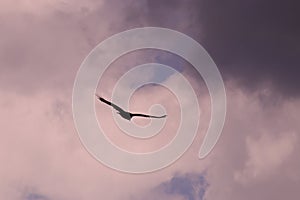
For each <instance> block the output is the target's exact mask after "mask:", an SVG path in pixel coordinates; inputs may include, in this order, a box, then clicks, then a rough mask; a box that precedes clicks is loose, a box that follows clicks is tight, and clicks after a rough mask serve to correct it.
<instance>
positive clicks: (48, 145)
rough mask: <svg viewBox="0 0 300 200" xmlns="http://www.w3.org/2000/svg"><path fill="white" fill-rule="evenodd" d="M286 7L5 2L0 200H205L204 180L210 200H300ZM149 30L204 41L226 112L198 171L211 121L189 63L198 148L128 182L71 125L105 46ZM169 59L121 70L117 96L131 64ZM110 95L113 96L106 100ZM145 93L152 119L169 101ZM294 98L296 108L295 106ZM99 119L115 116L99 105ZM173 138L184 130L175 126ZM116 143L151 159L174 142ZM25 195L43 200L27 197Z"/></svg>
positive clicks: (292, 36)
mask: <svg viewBox="0 0 300 200" xmlns="http://www.w3.org/2000/svg"><path fill="white" fill-rule="evenodd" d="M278 2H279V1H254V2H253V1H251V2H248V3H246V4H244V2H243V3H241V2H238V1H229V2H226V3H224V2H221V1H220V2H219V1H215V0H211V1H163V2H162V1H155V0H154V1H152V0H151V1H100V2H99V1H97V2H96V1H89V2H88V3H86V2H84V3H82V2H81V1H80V2H79V1H78V2H77V1H72V2H71V1H67V3H61V2H59V1H51V2H50V1H43V2H38V3H36V2H35V3H34V4H33V3H32V2H30V1H22V2H15V1H1V6H0V11H1V12H0V13H1V14H0V23H1V38H0V66H1V67H0V94H1V99H0V110H1V114H0V121H1V132H0V135H1V138H2V139H1V141H0V143H1V145H0V162H1V170H0V180H1V181H0V198H1V199H11V200H18V199H20V198H21V197H27V198H43V197H46V198H50V197H51V199H52V198H53V199H58V200H69V199H72V200H77V199H92V200H93V199H99V198H100V199H131V197H132V198H133V199H134V198H135V197H136V196H139V195H141V196H143V197H145V198H144V199H149V200H153V199H164V197H165V199H167V198H169V199H181V200H182V199H188V198H196V199H197V198H198V199H201V198H202V197H203V196H202V195H203V194H204V189H203V190H202V191H199V192H198V193H199V196H198V197H197V195H196V194H194V193H196V192H195V191H196V190H192V189H191V187H192V186H193V184H196V183H195V182H194V181H195V180H198V181H199V179H200V177H201V173H202V172H203V170H204V169H207V174H206V175H205V180H206V181H207V182H209V187H207V188H208V189H207V190H205V198H206V199H208V200H210V199H223V200H233V199H244V200H248V199H249V200H250V199H251V200H252V199H257V200H260V199H274V200H279V199H297V198H298V197H299V195H300V194H299V188H300V174H299V169H300V162H299V159H298V157H299V153H298V152H300V149H299V145H298V144H299V132H300V125H299V115H300V111H299V108H300V102H299V98H298V97H297V95H298V94H299V83H298V82H299V79H298V77H297V75H298V74H299V68H298V66H299V61H298V58H297V55H298V51H299V49H298V46H299V45H298V43H299V39H298V38H299V37H297V36H298V35H299V34H298V26H295V22H296V21H295V20H297V19H298V18H299V17H298V14H297V12H295V9H296V6H293V3H289V1H288V2H285V3H284V4H282V3H278ZM116 13H117V14H116ZM4 19H5V20H4ZM140 26H163V27H167V28H173V29H175V30H179V31H182V32H184V33H186V34H188V35H190V36H192V37H194V38H196V39H197V40H199V42H200V43H202V44H203V45H204V47H205V48H206V49H207V50H208V52H209V53H210V54H211V55H212V58H213V59H214V60H215V61H216V63H217V64H218V66H219V67H220V69H221V71H222V74H223V75H225V77H226V89H227V96H228V109H227V110H228V113H227V121H226V124H225V127H224V132H223V134H222V136H221V138H220V140H219V142H218V143H217V145H216V147H215V149H214V150H213V152H212V153H211V154H210V155H209V157H207V158H206V159H204V160H198V159H197V155H198V151H199V146H200V144H201V141H202V138H203V136H204V133H205V130H206V129H207V124H208V120H209V117H210V115H209V106H210V104H209V96H208V95H207V92H205V87H203V84H202V82H201V83H200V76H197V75H196V74H195V71H193V70H192V69H190V67H189V66H188V65H186V64H183V67H182V66H180V67H178V66H175V68H179V69H180V71H181V72H182V73H183V74H184V75H186V76H188V78H189V79H190V80H191V82H192V85H193V86H196V87H198V88H196V90H197V95H198V97H199V99H200V100H201V101H200V103H201V105H200V106H201V109H202V115H201V124H200V125H201V126H200V128H199V133H198V137H197V138H196V140H195V142H194V143H193V144H192V147H191V148H190V149H189V150H188V151H187V152H186V154H185V155H184V156H183V157H182V158H180V159H179V160H178V161H177V162H176V163H174V164H173V165H171V166H170V167H168V168H166V169H163V170H161V171H158V172H156V173H149V174H144V175H129V174H123V173H119V172H116V171H114V170H111V169H109V168H107V167H105V166H104V165H102V164H100V163H98V162H97V161H96V160H94V159H93V158H92V156H91V155H89V154H88V152H87V151H86V150H85V149H84V148H83V146H82V144H81V143H80V141H79V139H78V135H77V133H76V130H75V128H74V124H73V121H72V112H71V93H72V86H73V81H74V78H75V75H76V71H77V70H78V68H79V66H80V64H81V62H82V60H83V59H84V57H85V56H86V55H87V54H88V52H89V51H90V50H91V49H92V48H93V47H94V46H95V45H96V44H97V43H98V42H100V41H102V40H103V39H105V38H106V37H108V36H110V35H111V34H113V33H117V32H119V31H122V30H125V29H129V28H133V27H140ZM139 55H142V57H143V58H142V59H141V60H139V59H140V57H139ZM153 55H155V56H153ZM157 55H160V57H156V56H157ZM161 55H162V54H160V53H158V54H155V53H151V58H148V59H147V58H146V59H145V55H144V54H139V53H137V54H135V56H134V55H133V56H131V57H130V56H129V58H128V60H127V61H126V62H122V60H121V62H119V63H117V62H116V63H117V64H119V65H118V66H117V67H116V68H112V73H111V74H110V75H111V76H109V77H108V78H107V80H108V85H110V84H113V83H114V81H115V80H116V79H117V78H118V77H119V76H120V74H121V73H122V72H123V71H125V70H126V69H128V68H129V67H130V64H135V63H139V64H141V63H142V62H143V61H157V60H158V61H162V62H166V63H167V64H169V63H170V64H173V63H172V62H173V61H174V60H173V59H172V57H171V56H167V57H166V58H167V59H169V60H172V61H168V60H167V61H165V60H164V59H166V58H165V57H164V56H161ZM123 61H124V60H123ZM176 63H177V62H176ZM100 87H101V86H100ZM245 88H247V90H245ZM148 91H151V92H153V93H154V92H157V93H158V94H157V95H152V94H153V93H150V94H149V93H147V92H148ZM110 92H111V90H110V87H108V89H107V90H106V91H105V93H104V94H108V95H109V94H110ZM139 92H140V94H142V95H139V94H137V96H136V102H139V103H137V104H136V107H135V108H136V109H140V110H143V111H147V109H148V108H149V104H150V103H151V102H156V101H158V100H160V101H161V102H163V103H165V101H164V97H167V98H166V99H168V98H172V96H171V95H169V94H166V93H165V91H164V90H162V89H161V88H160V89H157V88H154V87H150V86H149V87H144V88H143V89H141V91H139ZM144 95H145V96H144ZM165 95H166V96H165ZM153 96H157V97H159V98H160V99H155V98H153ZM278 96H279V97H278ZM291 96H293V97H295V98H287V97H291ZM143 97H144V99H146V100H143ZM151 98H152V99H151ZM166 102H167V106H169V107H170V108H172V109H171V111H170V112H174V113H177V110H176V109H177V103H176V101H173V100H172V101H166ZM96 108H97V111H99V112H100V113H107V114H110V112H109V111H108V110H105V109H104V108H102V107H101V106H100V105H96ZM104 122H105V121H104ZM107 125H108V126H110V128H111V129H112V130H114V126H113V125H112V124H107ZM169 128H170V129H169V130H173V129H174V128H176V120H174V121H173V124H172V123H171V126H170V127H169ZM115 133H116V135H114V136H113V137H115V138H116V140H117V141H119V142H121V144H123V145H124V146H125V147H126V145H127V146H129V148H132V149H134V150H141V149H142V150H145V149H146V150H149V149H151V148H153V147H157V146H160V145H161V144H162V143H163V142H165V141H166V140H168V139H170V138H172V136H173V135H172V134H173V131H168V132H167V133H168V134H165V135H164V136H161V138H159V139H158V141H155V142H154V143H152V144H148V146H147V145H145V146H144V143H143V142H144V141H142V142H140V143H135V145H131V144H132V143H130V142H128V143H127V140H125V139H124V140H123V137H124V135H123V134H122V135H118V133H119V132H117V131H116V132H115ZM162 139H164V140H162ZM151 142H153V141H151ZM149 143H150V142H149ZM163 144H164V143H163ZM147 148H148V149H147ZM275 152H276V153H275ZM273 153H274V154H273ZM178 171H179V172H180V174H179V175H175V176H174V173H175V172H178ZM191 172H195V173H194V174H193V173H191ZM191 174H192V175H191ZM254 174H255V175H256V176H255V178H254ZM202 175H203V174H202ZM195 177H196V179H194V178H195ZM199 184H200V183H199ZM199 184H198V186H199V187H198V188H200V189H201V188H204V186H203V185H201V184H200V185H199ZM196 185H197V184H196ZM27 187H33V188H36V190H33V191H29V192H28V193H26V194H27V196H26V195H25V196H24V195H23V194H24V192H23V191H24V188H27ZM145 194H146V195H145ZM22 195H23V196H22ZM40 195H41V196H43V197H41V196H40ZM193 195H194V196H193ZM195 195H196V196H195Z"/></svg>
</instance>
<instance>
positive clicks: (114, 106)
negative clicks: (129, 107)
mask: <svg viewBox="0 0 300 200" xmlns="http://www.w3.org/2000/svg"><path fill="white" fill-rule="evenodd" d="M96 96H97V98H98V99H99V100H100V101H102V102H103V103H106V104H107V105H109V106H111V107H113V108H114V109H116V110H117V111H119V112H126V111H125V110H123V109H122V108H120V107H119V106H117V105H116V104H113V103H112V102H109V101H107V100H106V99H104V98H102V97H100V96H98V95H97V94H96Z"/></svg>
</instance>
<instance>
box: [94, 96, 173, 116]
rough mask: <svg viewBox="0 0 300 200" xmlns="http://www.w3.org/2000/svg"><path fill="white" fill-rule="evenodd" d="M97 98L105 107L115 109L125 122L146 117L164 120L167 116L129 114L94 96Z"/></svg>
mask: <svg viewBox="0 0 300 200" xmlns="http://www.w3.org/2000/svg"><path fill="white" fill-rule="evenodd" d="M96 96H97V97H98V99H99V100H100V101H101V102H103V103H106V104H107V105H109V106H111V107H113V108H114V109H116V110H117V111H118V114H119V115H120V116H121V117H123V118H124V119H127V120H129V121H130V120H131V119H132V118H133V117H147V118H165V117H166V116H167V115H163V116H153V115H146V114H140V113H130V112H127V111H125V110H123V109H122V108H120V107H119V106H117V105H115V104H113V103H112V102H109V101H107V100H106V99H104V98H102V97H100V96H98V95H96Z"/></svg>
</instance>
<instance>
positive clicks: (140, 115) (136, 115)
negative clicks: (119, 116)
mask: <svg viewBox="0 0 300 200" xmlns="http://www.w3.org/2000/svg"><path fill="white" fill-rule="evenodd" d="M131 116H132V117H148V118H165V117H166V116H167V115H163V116H153V115H145V114H139V113H131Z"/></svg>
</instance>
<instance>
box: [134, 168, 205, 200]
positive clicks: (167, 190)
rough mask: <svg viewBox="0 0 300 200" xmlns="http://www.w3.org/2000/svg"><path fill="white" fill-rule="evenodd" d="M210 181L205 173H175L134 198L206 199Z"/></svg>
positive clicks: (150, 199) (151, 199) (149, 199)
mask: <svg viewBox="0 0 300 200" xmlns="http://www.w3.org/2000/svg"><path fill="white" fill-rule="evenodd" d="M208 188H209V183H208V181H207V179H206V176H205V173H198V172H197V173H186V174H178V173H177V174H175V175H173V176H172V177H171V178H170V179H169V180H165V181H163V182H162V183H159V184H158V185H157V186H155V187H154V188H152V189H150V190H148V191H144V192H143V194H142V195H140V196H138V197H134V196H133V197H132V199H147V200H154V199H166V200H168V199H176V200H177V199H182V200H204V199H205V193H206V191H207V190H208Z"/></svg>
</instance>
